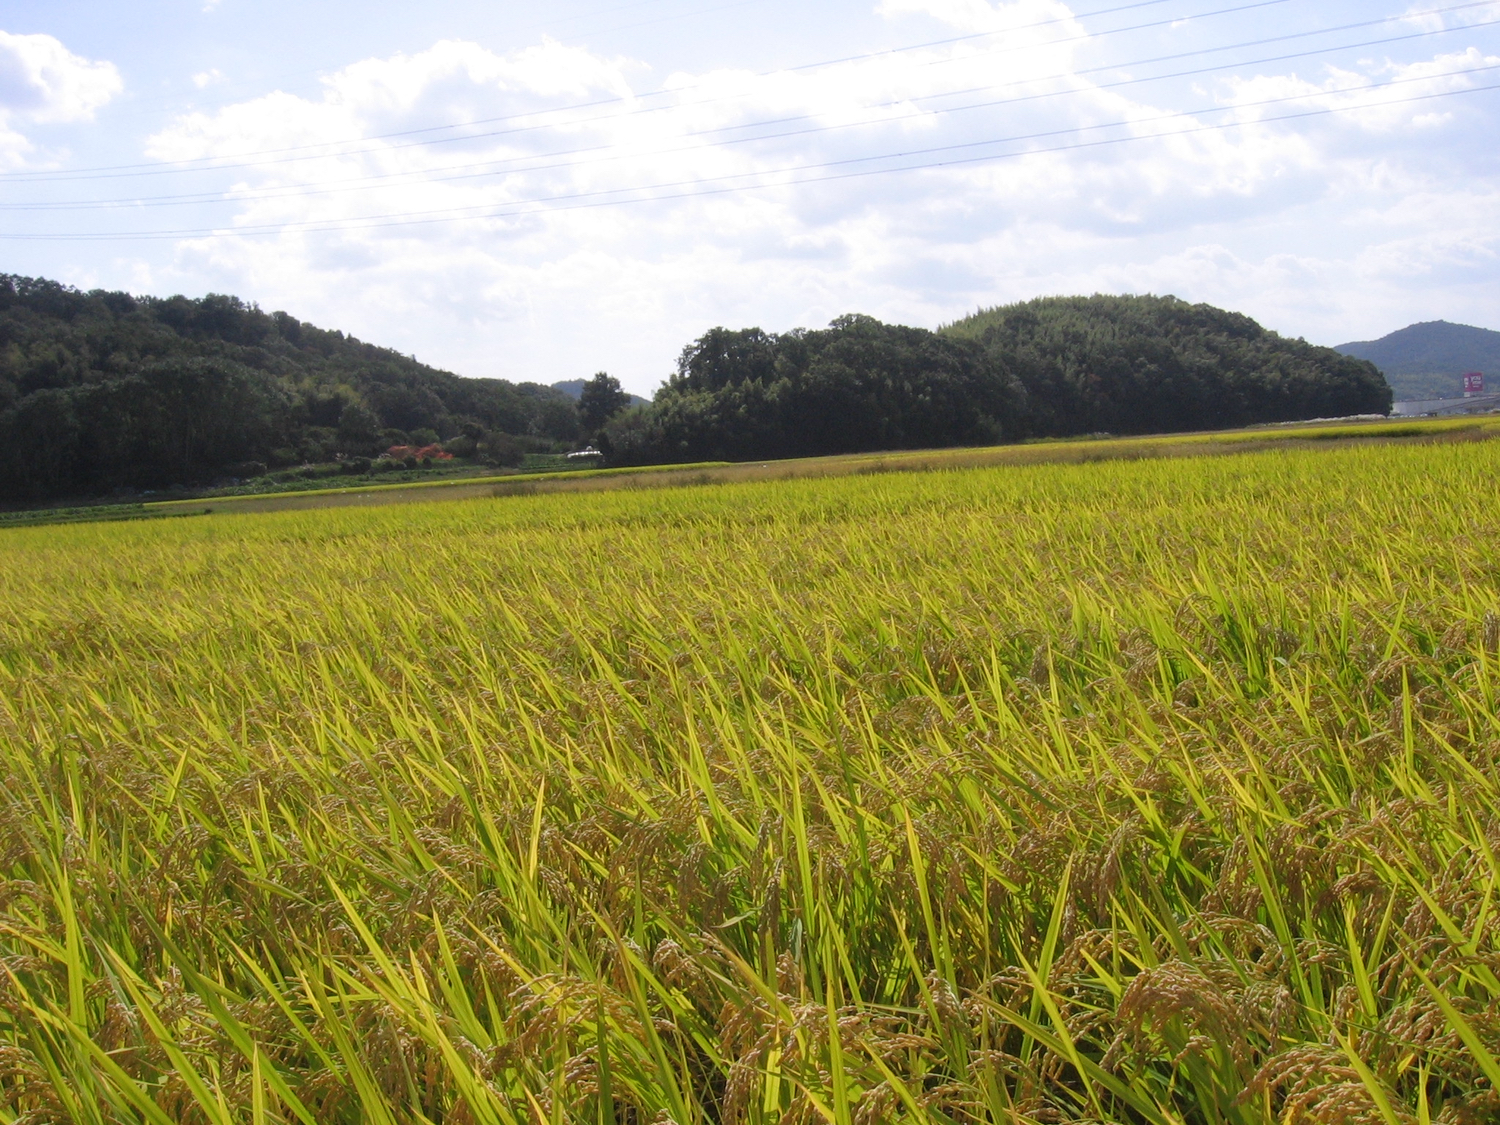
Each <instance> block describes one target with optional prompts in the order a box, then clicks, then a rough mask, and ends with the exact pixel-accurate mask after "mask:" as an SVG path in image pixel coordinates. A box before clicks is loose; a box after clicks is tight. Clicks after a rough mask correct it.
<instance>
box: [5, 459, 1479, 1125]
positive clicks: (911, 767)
mask: <svg viewBox="0 0 1500 1125" xmlns="http://www.w3.org/2000/svg"><path fill="white" fill-rule="evenodd" d="M1497 483H1500V443H1495V442H1470V443H1460V444H1431V445H1404V446H1398V445H1390V446H1381V445H1360V446H1353V447H1346V448H1333V447H1330V448H1327V449H1309V448H1295V449H1292V448H1289V449H1284V450H1271V451H1258V452H1247V453H1244V454H1234V455H1221V456H1217V457H1213V458H1180V459H1162V460H1141V461H1129V462H1113V463H1096V464H1037V465H1017V466H1009V467H989V468H973V469H954V470H949V471H937V472H933V471H929V472H886V473H882V474H879V475H864V476H845V477H830V478H825V479H806V480H785V481H761V482H755V481H751V482H745V483H728V484H718V485H713V484H709V485H702V486H694V487H683V488H678V489H660V490H651V491H616V492H597V493H582V492H580V493H575V494H556V495H534V496H511V497H496V498H488V499H478V500H469V501H463V502H452V503H431V504H422V505H407V506H402V507H372V508H341V509H333V510H327V511H290V512H280V513H264V514H243V515H217V514H216V515H210V516H202V517H199V518H195V519H193V520H163V521H156V522H150V523H139V524H100V525H70V526H57V527H45V528H33V529H15V530H9V531H6V532H4V533H0V777H3V784H0V1121H3V1122H25V1123H27V1125H41V1123H47V1122H70V1123H71V1122H86V1123H104V1122H111V1123H113V1122H141V1123H146V1122H149V1123H154V1125H162V1123H167V1122H212V1123H224V1125H227V1123H230V1122H238V1123H245V1125H261V1123H263V1122H288V1123H290V1122H303V1123H306V1125H314V1123H318V1125H323V1123H350V1125H353V1123H356V1122H358V1123H366V1122H369V1123H375V1125H387V1123H391V1125H394V1123H398V1122H399V1123H407V1122H411V1123H434V1125H436V1123H451V1125H521V1123H525V1125H552V1123H558V1125H561V1123H564V1122H569V1123H572V1122H578V1123H590V1125H603V1123H611V1125H667V1123H669V1122H670V1123H676V1125H697V1123H707V1122H717V1123H734V1125H769V1123H773V1122H775V1123H809V1125H811V1123H822V1122H826V1123H828V1125H876V1123H884V1122H924V1123H944V1125H947V1123H971V1122H1009V1123H1017V1125H1019V1123H1038V1125H1043V1123H1045V1125H1057V1123H1061V1122H1073V1121H1088V1122H1132V1123H1141V1125H1148V1123H1149V1125H1249V1123H1252V1122H1271V1121H1277V1122H1319V1123H1322V1122H1328V1123H1365V1122H1368V1123H1371V1125H1427V1123H1428V1122H1447V1123H1453V1125H1470V1123H1473V1125H1479V1123H1482V1122H1488V1121H1494V1120H1496V1119H1497V1118H1500V1092H1497V1084H1500V1061H1497V1060H1500V976H1497V974H1500V947H1497V940H1496V938H1497V920H1496V919H1497V914H1500V906H1497V902H1496V898H1497V893H1496V882H1497V871H1496V867H1497V863H1496V854H1497V850H1500V815H1497V814H1500V809H1497V782H1500V774H1497V755H1500V725H1497V717H1496V716H1497V711H1496V708H1497V691H1500V676H1497V672H1496V661H1497V659H1500V552H1497V545H1500V508H1497V500H1500V487H1497Z"/></svg>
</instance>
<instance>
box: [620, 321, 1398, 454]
mask: <svg viewBox="0 0 1500 1125" xmlns="http://www.w3.org/2000/svg"><path fill="white" fill-rule="evenodd" d="M1390 404H1391V390H1390V388H1389V387H1388V386H1387V385H1386V383H1385V380H1384V379H1383V378H1382V377H1381V375H1380V372H1379V371H1378V370H1377V369H1376V368H1375V367H1374V366H1373V365H1372V364H1370V363H1367V362H1365V361H1363V360H1359V359H1353V358H1350V357H1347V356H1343V355H1340V354H1339V353H1338V352H1336V351H1334V350H1333V349H1331V348H1321V347H1315V346H1313V345H1311V344H1308V343H1307V342H1305V341H1303V340H1289V339H1285V338H1283V337H1281V336H1279V335H1277V334H1276V333H1275V332H1270V331H1268V330H1266V329H1264V328H1262V327H1261V326H1260V325H1259V324H1257V323H1256V322H1255V321H1253V320H1251V319H1250V318H1249V317H1247V316H1241V315H1239V314H1238V313H1232V312H1226V311H1224V310H1223V309H1217V308H1214V307H1212V306H1210V305H1190V304H1188V303H1187V302H1185V301H1180V300H1177V299H1176V298H1175V297H1149V296H1148V297H1110V296H1094V297H1049V298H1043V299H1039V300H1035V301H1028V302H1026V303H1024V304H1018V305H1009V306H1005V307H1002V308H994V309H988V310H984V311H981V312H977V313H975V314H974V315H973V316H970V317H966V318H965V319H963V320H960V321H958V322H957V323H955V324H952V325H949V326H947V327H945V328H943V329H941V330H939V331H938V332H928V331H925V330H923V329H918V328H903V327H899V326H895V325H887V324H882V323H881V322H880V321H878V320H874V319H872V318H870V317H864V316H847V317H841V318H839V319H838V320H836V321H834V322H833V324H832V325H830V326H829V327H828V328H827V329H822V330H818V331H806V330H803V329H797V330H794V331H792V332H788V333H785V334H782V335H779V336H778V335H772V334H769V333H766V332H763V331H761V330H760V329H758V328H750V329H743V330H740V331H731V330H729V329H725V328H716V329H714V330H713V331H711V332H709V333H707V334H706V335H704V336H703V337H701V338H700V339H699V340H697V341H695V342H694V343H693V344H691V345H689V346H688V347H687V348H686V349H685V350H684V351H683V353H682V357H681V359H680V360H679V362H678V369H677V373H676V375H674V376H673V377H672V378H671V379H670V380H669V381H668V382H667V384H666V385H665V386H663V387H662V389H661V390H660V391H658V392H657V394H656V397H655V399H654V400H653V402H652V403H651V405H650V406H648V407H643V408H640V409H638V410H634V411H629V412H627V413H625V414H624V415H622V416H620V417H618V418H616V419H615V420H614V421H613V422H612V423H611V424H610V425H609V427H608V428H607V431H606V434H605V437H606V439H607V442H606V448H607V449H608V452H609V454H610V457H611V459H612V460H613V461H616V462H619V463H631V464H645V463H649V462H653V461H672V460H711V459H720V458H727V459H731V460H732V459H740V458H758V457H795V456H810V455H818V454H829V453H849V452H857V451H861V450H873V449H900V448H921V447H927V446H943V445H962V444H972V443H983V442H997V441H1005V440H1011V439H1015V438H1021V437H1029V436H1038V437H1063V436H1068V435H1074V434H1087V433H1098V432H1108V433H1118V434H1131V433H1160V432H1170V431H1181V430H1199V429H1221V428H1227V427H1232V426H1242V425H1248V424H1251V423H1256V422H1284V421H1295V420H1299V419H1305V418H1318V417H1337V416H1342V415H1349V414H1369V413H1385V412H1386V411H1387V410H1389V408H1390Z"/></svg>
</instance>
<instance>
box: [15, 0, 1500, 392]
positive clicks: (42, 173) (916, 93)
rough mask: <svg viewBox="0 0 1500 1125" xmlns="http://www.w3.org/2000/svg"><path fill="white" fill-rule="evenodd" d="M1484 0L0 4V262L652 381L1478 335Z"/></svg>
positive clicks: (1495, 101) (1494, 320)
mask: <svg viewBox="0 0 1500 1125" xmlns="http://www.w3.org/2000/svg"><path fill="white" fill-rule="evenodd" d="M1497 140H1500V0H1479V2H1474V0H1416V2H1409V0H1357V2H1355V0H1073V2H1071V3H1063V2H1060V0H1011V2H997V0H821V2H818V3H806V2H801V3H798V2H793V0H753V2H751V0H553V2H551V3H549V4H547V5H545V6H541V5H521V4H514V3H496V2H494V0H489V2H479V0H452V2H449V0H429V2H428V3H425V4H416V5H405V4H403V5H390V4H382V5H369V4H356V3H353V2H350V0H313V2H311V3H309V2H307V0H303V2H301V3H290V2H288V0H253V2H252V0H132V3H130V4H128V5H122V4H119V3H102V2H96V0H4V2H3V3H0V272H3V273H14V274H22V275H27V276H41V277H49V278H54V279H57V280H59V281H63V282H66V283H68V284H71V285H75V286H78V287H80V288H83V289H93V288H104V289H125V290H129V291H131V292H134V293H138V294H154V295H159V296H166V295H171V294H174V293H185V294H187V295H189V296H201V295H203V294H206V293H232V294H235V295H237V296H240V297H242V298H243V299H245V300H246V301H250V302H254V303H256V304H258V305H259V306H260V307H262V308H264V309H267V310H274V309H285V310H286V311H288V312H290V313H292V314H293V315H295V316H297V317H299V318H301V319H303V320H306V321H310V322H312V323H314V324H317V325H319V326H321V327H325V328H338V329H342V330H343V331H345V332H347V333H349V334H351V335H354V336H357V337H359V338H361V339H364V340H368V341H371V342H373V343H377V344H382V345H385V346H389V347H393V348H396V349H397V350H399V351H401V352H403V353H406V354H411V355H415V356H416V357H417V358H418V359H420V360H422V361H424V362H426V363H431V364H433V365H435V366H438V367H442V368H445V369H447V370H451V371H455V372H457V373H459V374H461V375H471V376H499V377H502V378H507V379H513V380H518V381H520V380H526V381H534V382H541V383H551V382H555V381H558V380H563V379H576V378H586V377H588V376H590V375H592V374H593V373H594V372H596V371H601V370H603V371H608V372H609V373H611V374H613V375H615V376H617V377H618V378H619V379H620V380H621V382H622V383H623V384H624V385H625V386H626V387H627V388H628V389H630V390H632V391H635V392H637V393H640V394H646V395H649V394H651V393H652V391H653V390H654V389H655V388H656V387H657V386H659V385H660V384H661V382H662V381H663V380H664V379H666V378H667V377H669V376H670V375H671V373H672V371H673V370H674V366H675V363H676V359H677V356H678V354H679V353H680V352H681V350H682V348H683V346H684V345H685V344H687V343H689V342H690V341H691V340H693V339H696V338H697V337H698V336H700V335H702V334H703V333H704V332H706V331H707V330H708V329H710V328H712V327H714V326H716V325H725V326H728V327H732V328H742V327H750V326H757V327H761V328H764V329H766V330H768V331H776V332H779V331H785V330H788V329H791V328H795V327H820V326H822V325H825V324H827V323H828V322H829V321H830V320H832V319H833V318H834V317H837V316H840V315H842V314H846V313H851V312H858V313H867V314H870V315H873V316H876V317H879V318H880V319H882V320H886V321H891V322H896V323H902V324H913V325H920V326H924V327H929V328H935V327H938V326H940V325H942V324H944V323H948V322H951V321H953V320H955V319H957V318H959V317H962V316H964V315H966V314H967V313H970V312H972V311H974V310H975V309H978V308H987V307H991V306H994V305H1000V304H1008V303H1010V302H1014V301H1024V300H1029V299H1031V298H1034V297H1038V296H1047V295H1055V294H1086V293H1096V292H1101V293H1158V294H1165V293H1170V294H1174V295H1176V296H1178V297H1180V298H1182V299H1184V300H1188V301H1194V302H1197V301H1204V302H1208V303H1211V304H1215V305H1220V306H1223V307H1226V308H1230V309H1234V310H1236V311H1239V312H1243V313H1246V314H1248V315H1250V316H1253V317H1255V318H1256V319H1257V320H1259V321H1260V322H1261V323H1262V324H1264V325H1265V326H1266V327H1268V328H1272V329H1274V330H1276V331H1278V332H1280V333H1282V334H1283V335H1287V336H1301V337H1304V338H1306V339H1308V340H1310V341H1312V342H1314V343H1319V344H1329V345H1332V344H1338V343H1343V342H1346V341H1351V340H1364V339H1373V338H1377V337H1379V336H1382V335H1385V334H1386V333H1388V332H1391V331H1394V330H1396V329H1398V328H1402V327H1404V326H1406V325H1407V324H1411V323H1415V322H1417V321H1423V320H1437V319H1443V320H1450V321H1456V322H1459V323H1466V324H1474V325H1479V326H1482V327H1487V328H1495V329H1500V284H1497V283H1500V260H1497V253H1500V146H1497V143H1496V142H1497Z"/></svg>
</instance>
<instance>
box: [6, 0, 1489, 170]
mask: <svg viewBox="0 0 1500 1125" xmlns="http://www.w3.org/2000/svg"><path fill="white" fill-rule="evenodd" d="M1168 2H1169V0H1136V2H1135V3H1131V4H1125V5H1122V6H1120V7H1117V8H1107V9H1104V10H1103V11H1101V12H1095V13H1090V14H1089V15H1086V16H1066V17H1058V18H1055V19H1050V20H1040V21H1037V22H1036V23H1030V24H1022V25H1020V26H1018V27H1013V28H1005V29H1002V30H998V31H981V32H975V33H973V34H970V35H958V36H951V37H949V38H947V39H935V40H931V41H928V42H925V43H917V44H912V45H910V46H906V47H893V48H887V49H885V50H881V51H871V52H867V53H865V54H860V55H847V56H844V57H842V58H837V59H826V60H822V61H819V62H814V63H804V64H802V65H800V66H795V67H788V68H785V69H783V70H775V71H766V72H763V73H760V74H755V75H751V76H750V78H751V80H755V79H760V78H768V77H773V76H775V75H779V74H794V73H801V72H804V71H808V70H814V69H820V68H824V67H830V66H840V65H843V64H846V63H850V62H858V61H863V60H867V59H874V58H882V57H886V56H889V55H895V54H901V53H904V52H910V51H919V50H926V49H929V48H932V47H939V46H947V45H951V44H955V43H962V42H968V41H972V40H976V39H985V38H991V37H993V36H996V35H1009V34H1013V33H1015V32H1017V31H1029V30H1034V29H1036V28H1041V27H1047V26H1050V25H1052V24H1057V23H1067V22H1072V21H1074V20H1077V19H1086V18H1088V19H1091V18H1097V17H1098V16H1101V15H1111V14H1114V13H1117V12H1124V11H1130V10H1133V9H1136V8H1145V7H1151V6H1153V5H1156V4H1163V3H1168ZM1289 2H1290V0H1255V2H1253V3H1249V4H1241V5H1239V6H1236V7H1232V8H1222V9H1219V10H1217V11H1212V12H1200V13H1194V14H1189V15H1187V16H1180V17H1175V18H1172V19H1165V20H1156V21H1153V22H1150V23H1143V24H1133V25H1131V26H1129V27H1122V28H1110V29H1107V30H1105V31H1100V32H1092V33H1088V34H1084V35H1077V36H1073V37H1070V38H1066V39H1058V40H1053V41H1052V42H1051V43H1049V44H1047V45H1048V46H1057V45H1062V44H1066V43H1073V42H1079V41H1082V40H1085V39H1097V38H1102V37H1104V36H1107V35H1120V34H1125V33H1127V32H1132V31H1142V30H1148V29H1152V28H1157V27H1164V26H1168V25H1173V24H1180V23H1185V22H1187V21H1188V20H1195V19H1210V18H1213V17H1215V16H1221V15H1231V14H1235V13H1239V12H1245V11H1251V10H1254V9H1258V8H1265V7H1271V6H1274V5H1279V4H1285V3H1289ZM1492 2H1493V0H1471V2H1470V3H1465V4H1460V5H1457V6H1456V7H1453V8H1442V9H1436V13H1442V12H1448V11H1457V10H1460V9H1462V8H1471V7H1478V6H1481V5H1483V4H1487V3H1492ZM1426 14H1435V13H1426ZM1402 18H1406V17H1403V16H1390V17H1387V18H1385V19H1383V20H1374V21H1369V22H1368V23H1366V24H1354V25H1347V26H1346V27H1344V28H1331V29H1326V30H1324V31H1313V32H1305V33H1302V34H1304V35H1319V34H1331V33H1332V32H1334V31H1339V30H1347V28H1348V27H1359V26H1369V25H1370V24H1374V23H1390V22H1392V21H1393V20H1396V19H1402ZM1031 49H1033V48H1031V47H1029V46H1025V47H1014V48H1009V49H1008V50H1007V51H1001V52H997V53H1000V54H1005V53H1011V52H1014V51H1018V50H1031ZM944 61H946V60H944ZM701 85H702V84H701V83H699V84H698V85H695V86H686V87H678V88H675V89H672V90H654V91H649V92H647V93H644V94H640V95H637V96H636V99H635V100H637V101H639V100H644V99H646V98H661V97H670V96H676V95H680V94H681V93H682V92H683V91H684V90H693V89H697V88H698V87H699V86H701ZM744 96H746V95H728V96H725V97H720V98H708V99H704V100H701V101H697V102H684V103H678V104H676V105H670V106H660V107H646V108H644V109H632V110H626V111H625V112H624V113H618V114H610V115H601V116H598V117H593V118H584V119H582V120H581V121H568V122H563V123H553V122H544V123H538V124H535V125H527V126H517V127H516V128H514V129H506V130H493V131H490V132H486V133H478V134H464V135H462V136H457V137H439V138H434V139H432V140H426V141H414V142H412V143H411V144H407V145H388V146H383V147H380V148H364V149H354V150H351V151H347V152H317V153H313V154H311V155H307V156H288V157H284V158H282V159H277V160H264V161H254V162H250V163H236V162H238V161H243V160H244V158H245V157H251V156H275V155H278V154H281V153H294V152H308V151H309V150H312V149H327V148H332V147H335V146H339V145H354V144H367V143H368V142H370V141H373V140H390V139H396V138H400V137H406V136H415V135H418V134H422V133H429V132H439V131H448V130H453V129H467V128H473V127H475V126H477V125H489V124H497V123H500V122H507V121H519V120H523V119H526V118H531V117H541V116H548V115H555V114H560V113H570V112H574V111H575V110H579V109H590V108H595V107H597V106H602V105H618V104H620V103H622V102H627V101H629V100H630V99H627V98H605V99H600V100H597V101H592V102H582V103H578V104H576V105H573V106H559V107H556V108H553V109H543V110H532V111H529V112H527V113H520V114H511V115H508V116H504V117H493V118H481V119H479V120H475V121H469V122H463V123H458V124H453V125H434V126H429V127H427V128H425V129H413V130H405V131H402V132H397V133H383V134H377V135H376V136H374V137H360V138H356V139H354V140H349V141H322V142H318V143H316V144H309V145H297V146H291V147H286V148H276V149H262V150H257V151H252V152H246V153H238V154H234V155H231V156H205V157H194V158H191V159H186V160H179V161H153V162H148V163H140V164H116V165H101V166H98V167H92V168H76V169H69V170H68V171H65V172H55V171H38V172H9V173H3V174H0V183H3V182H6V181H13V182H25V183H60V182H65V181H68V180H74V179H113V178H126V177H134V176H154V175H169V174H181V173H188V172H206V171H218V170H220V169H223V168H254V167H266V166H270V165H274V164H283V163H294V162H299V161H304V160H323V159H328V158H331V157H338V156H359V155H363V154H364V153H367V152H382V153H385V152H399V151H401V150H402V149H405V148H417V147H426V146H430V145H436V144H454V143H458V142H462V141H471V140H484V139H488V138H491V137H497V136H505V135H508V134H510V133H517V132H529V131H533V130H535V129H550V128H556V127H557V126H558V124H568V125H581V124H590V123H592V122H593V121H601V120H615V119H618V118H620V117H627V116H633V115H635V114H644V113H659V112H670V111H673V110H678V109H684V108H693V107H696V106H703V105H714V104H717V103H719V102H723V101H732V100H737V99H738V98H741V97H744ZM213 162H217V163H213ZM188 164H201V165H203V166H202V167H183V165H188Z"/></svg>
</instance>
